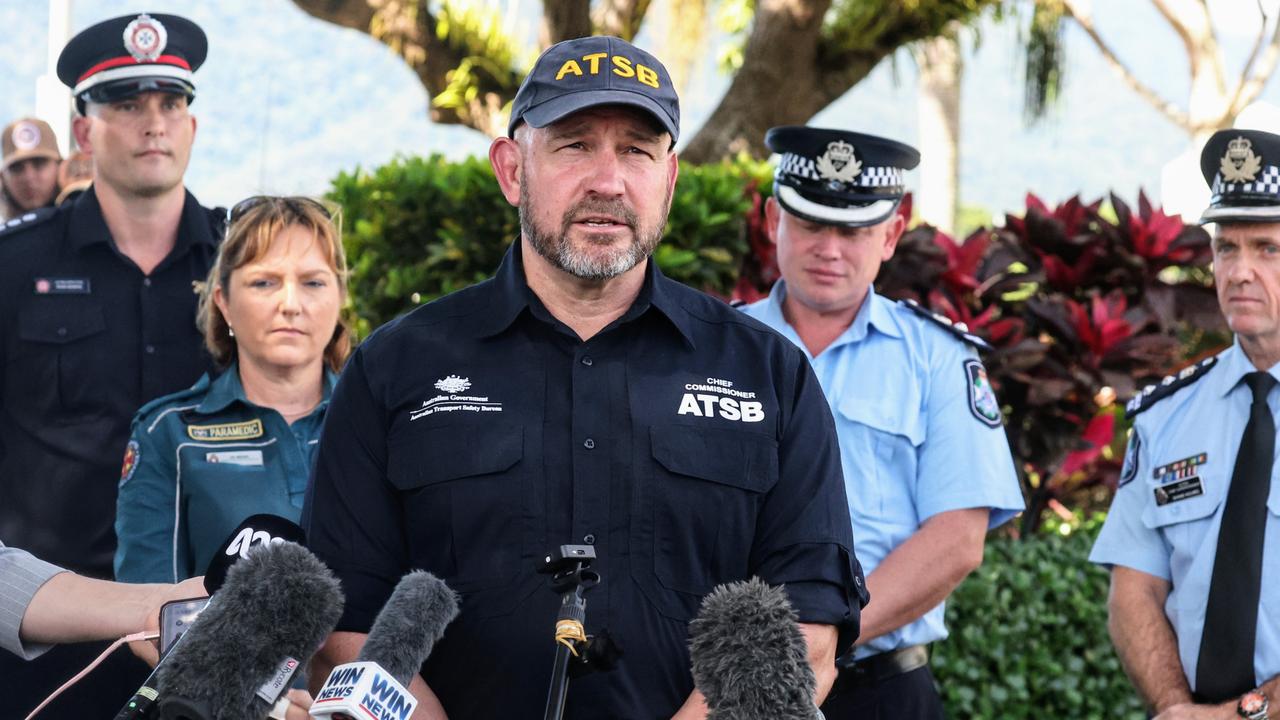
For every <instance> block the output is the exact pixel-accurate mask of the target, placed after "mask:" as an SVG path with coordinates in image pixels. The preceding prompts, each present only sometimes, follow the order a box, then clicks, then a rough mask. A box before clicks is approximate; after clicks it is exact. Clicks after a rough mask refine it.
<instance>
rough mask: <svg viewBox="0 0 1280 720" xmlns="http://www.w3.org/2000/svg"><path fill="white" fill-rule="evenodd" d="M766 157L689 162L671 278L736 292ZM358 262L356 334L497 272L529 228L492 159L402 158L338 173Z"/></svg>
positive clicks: (680, 188) (673, 217)
mask: <svg viewBox="0 0 1280 720" xmlns="http://www.w3.org/2000/svg"><path fill="white" fill-rule="evenodd" d="M769 172H770V169H769V167H768V165H766V164H764V163H755V162H750V161H741V162H736V163H722V164H716V165H702V166H695V165H687V164H685V165H681V168H680V182H679V183H678V184H677V185H676V192H675V196H674V197H673V198H672V201H671V214H670V217H669V218H668V221H667V230H666V237H665V238H664V240H663V242H662V243H661V244H659V245H658V249H657V251H656V252H655V257H656V258H657V261H658V265H659V266H660V267H661V268H662V270H663V272H665V273H666V274H667V275H668V276H670V277H672V278H674V279H676V280H680V281H681V282H684V283H687V284H689V285H692V286H694V287H697V288H701V289H703V290H707V291H708V292H712V293H715V294H718V295H721V296H723V297H728V296H729V295H730V294H731V292H732V290H733V286H734V283H736V282H737V279H738V274H739V271H740V269H741V267H742V264H743V260H744V258H745V257H746V255H747V253H748V242H747V234H746V225H747V218H748V211H749V210H750V209H751V208H752V204H753V202H754V201H755V200H756V199H757V196H756V195H755V193H754V192H753V191H754V188H755V187H757V186H760V187H767V185H768V183H767V182H765V180H766V179H767V178H768V176H769ZM328 197H329V199H330V200H332V201H334V202H336V203H337V204H338V205H339V206H340V207H341V208H342V211H343V226H344V227H343V238H344V242H345V245H346V249H347V257H348V259H349V260H350V262H351V298H352V301H351V302H352V308H351V310H352V312H353V313H354V315H355V319H356V332H357V335H358V336H359V337H366V336H367V335H368V334H369V332H370V331H372V330H374V329H376V328H377V327H378V326H379V325H381V324H383V323H385V322H386V321H388V320H390V319H392V318H394V317H395V316H397V315H399V314H401V313H404V312H406V311H408V310H411V309H413V308H414V307H415V306H417V305H419V304H421V303H424V302H427V301H429V300H432V299H434V298H436V297H439V296H441V295H444V294H447V293H450V292H453V291H454V290H458V289H460V288H463V287H466V286H467V285H471V284H473V283H476V282H478V281H480V280H483V279H485V278H487V277H489V276H490V275H491V274H492V273H493V271H494V270H496V269H497V267H498V263H499V262H500V261H501V260H502V255H503V253H505V252H506V249H507V246H508V245H509V244H510V243H511V241H512V240H514V239H515V238H516V237H517V236H518V235H519V232H520V223H519V219H518V217H517V214H516V210H515V208H513V207H511V206H510V205H508V204H507V201H506V199H505V198H503V196H502V193H501V191H500V190H499V189H498V182H497V180H495V179H494V176H493V170H492V169H491V168H490V167H489V162H488V160H487V159H485V158H468V159H466V160H462V161H458V162H452V161H449V160H445V159H444V158H443V157H442V156H440V155H432V156H431V157H426V158H422V157H400V158H396V159H395V160H393V161H391V162H390V163H388V164H386V165H383V166H382V167H379V168H376V169H374V170H372V171H365V170H359V169H357V170H356V171H355V172H352V173H345V172H344V173H342V174H340V175H339V176H338V177H337V178H335V179H334V181H333V187H332V189H331V190H330V192H329V195H328Z"/></svg>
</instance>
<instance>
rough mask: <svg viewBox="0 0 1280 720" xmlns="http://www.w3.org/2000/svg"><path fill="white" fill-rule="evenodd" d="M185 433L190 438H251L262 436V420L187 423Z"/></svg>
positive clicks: (214, 439) (213, 439) (217, 439)
mask: <svg viewBox="0 0 1280 720" xmlns="http://www.w3.org/2000/svg"><path fill="white" fill-rule="evenodd" d="M187 435H188V436H189V437H190V438H191V439H192V440H212V441H215V442H216V441H219V440H252V439H253V438H259V437H262V421H261V420H248V421H246V422H238V423H223V424H221V425H188V426H187Z"/></svg>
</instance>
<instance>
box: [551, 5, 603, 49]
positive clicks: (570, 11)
mask: <svg viewBox="0 0 1280 720" xmlns="http://www.w3.org/2000/svg"><path fill="white" fill-rule="evenodd" d="M590 34H591V0H543V2H542V34H541V36H540V38H541V40H542V46H543V47H550V46H551V45H555V44H556V43H558V42H561V41H563V40H572V39H573V38H580V37H586V36H588V35H590Z"/></svg>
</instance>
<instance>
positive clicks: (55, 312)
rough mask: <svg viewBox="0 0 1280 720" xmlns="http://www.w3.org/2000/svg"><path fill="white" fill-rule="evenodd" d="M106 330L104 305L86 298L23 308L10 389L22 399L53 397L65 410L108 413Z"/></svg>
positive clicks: (48, 300)
mask: <svg viewBox="0 0 1280 720" xmlns="http://www.w3.org/2000/svg"><path fill="white" fill-rule="evenodd" d="M106 329H107V324H106V319H105V317H104V315H103V312H102V306H101V305H99V304H98V303H97V301H95V300H91V299H88V298H74V299H72V298H42V299H41V301H39V302H35V303H32V304H31V305H28V306H27V307H25V308H23V309H22V310H21V311H20V312H19V314H18V339H19V340H20V341H21V347H20V348H17V349H16V351H15V353H14V357H15V361H14V362H15V363H16V367H15V368H13V370H15V371H16V372H15V373H14V375H15V376H14V377H11V378H10V380H9V382H10V383H11V384H10V388H13V389H16V390H17V395H19V396H22V395H25V394H28V393H40V394H41V395H46V394H47V393H50V392H55V393H56V402H57V404H58V405H60V406H61V407H62V408H64V409H66V410H73V411H82V412H91V411H95V410H101V411H105V410H106V408H105V407H104V400H103V398H104V393H103V385H102V382H103V378H102V373H101V370H100V368H102V366H103V365H104V364H105V363H106V362H107V359H106V357H104V356H105V355H106V353H107V351H108V348H106V347H105V345H104V343H103V340H104V339H105V338H106V335H105V331H106ZM24 388H25V389H24Z"/></svg>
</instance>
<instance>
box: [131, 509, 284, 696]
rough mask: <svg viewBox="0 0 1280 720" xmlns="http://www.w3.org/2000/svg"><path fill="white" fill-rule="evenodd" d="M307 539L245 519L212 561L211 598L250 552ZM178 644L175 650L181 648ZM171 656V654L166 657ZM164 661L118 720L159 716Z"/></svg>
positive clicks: (261, 518) (274, 519)
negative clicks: (159, 681) (158, 681)
mask: <svg viewBox="0 0 1280 720" xmlns="http://www.w3.org/2000/svg"><path fill="white" fill-rule="evenodd" d="M304 537H305V536H304V534H303V532H302V528H300V527H298V525H297V524H296V523H292V522H289V521H288V520H285V519H284V518H282V517H280V516H278V515H268V514H265V513H260V514H258V515H251V516H249V517H247V518H245V520H244V521H243V522H241V523H240V524H239V525H238V526H237V527H236V529H235V530H232V531H231V534H230V535H228V536H227V539H226V540H224V541H223V542H222V545H221V546H220V549H219V550H218V552H216V553H214V555H213V559H211V560H210V561H209V567H208V569H207V570H206V571H205V573H204V589H205V592H207V593H209V594H210V595H213V594H214V593H216V592H218V589H219V588H221V587H222V584H223V582H224V581H225V580H226V577H227V571H228V570H229V569H230V568H231V566H232V565H234V564H235V563H237V562H239V561H240V560H243V559H244V558H247V557H249V550H250V549H252V548H256V547H260V546H264V545H269V544H272V543H277V544H278V543H281V542H285V541H288V542H296V543H298V544H302V543H303V539H304ZM183 637H185V635H181V636H179V637H178V640H177V642H181V641H182V638H183ZM177 642H175V643H174V647H177ZM167 657H168V654H166V655H165V656H164V658H167ZM164 658H161V659H160V663H158V664H157V665H156V667H155V669H153V670H152V671H151V674H150V675H148V676H147V679H146V680H144V681H143V682H142V687H140V688H138V691H137V692H135V693H134V694H133V697H131V698H129V701H128V702H126V703H125V704H124V707H122V708H120V712H118V713H116V716H115V718H114V720H147V719H148V718H153V717H155V716H156V709H157V705H156V703H157V702H158V701H159V699H160V694H159V693H158V692H157V691H156V677H157V675H158V674H159V672H160V666H161V665H163V664H164Z"/></svg>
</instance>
